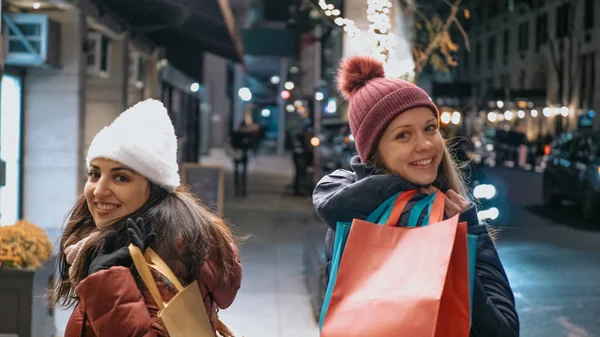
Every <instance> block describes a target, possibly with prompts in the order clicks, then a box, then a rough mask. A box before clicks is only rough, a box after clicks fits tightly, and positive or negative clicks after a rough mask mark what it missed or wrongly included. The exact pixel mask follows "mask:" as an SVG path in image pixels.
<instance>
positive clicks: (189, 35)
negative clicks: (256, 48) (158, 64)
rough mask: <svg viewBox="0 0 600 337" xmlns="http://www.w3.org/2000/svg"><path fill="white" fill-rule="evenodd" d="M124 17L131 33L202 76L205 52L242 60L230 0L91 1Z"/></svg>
mask: <svg viewBox="0 0 600 337" xmlns="http://www.w3.org/2000/svg"><path fill="white" fill-rule="evenodd" d="M94 2H95V3H96V4H97V5H98V6H100V7H102V8H105V9H107V10H108V11H110V12H112V13H114V14H116V15H118V16H119V17H120V18H121V19H123V20H124V21H125V22H126V23H127V25H128V27H129V29H130V31H131V32H132V36H133V37H134V38H135V36H136V35H143V36H144V37H147V38H149V39H150V40H151V41H152V42H153V43H155V44H156V45H158V46H161V47H163V48H165V51H166V57H167V59H168V60H169V62H170V63H171V64H173V66H175V67H176V68H177V69H179V70H181V71H183V72H184V73H186V74H187V75H188V76H190V77H192V78H194V79H196V80H201V79H202V55H203V53H204V52H210V53H212V54H215V55H218V56H221V57H223V58H226V59H229V60H232V61H235V62H240V63H244V57H243V56H244V51H243V46H242V41H241V39H240V36H239V34H238V33H237V29H236V25H235V21H234V18H233V14H232V12H231V7H230V4H229V0H94Z"/></svg>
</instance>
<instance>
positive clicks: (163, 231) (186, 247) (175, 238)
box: [47, 182, 237, 307]
mask: <svg viewBox="0 0 600 337" xmlns="http://www.w3.org/2000/svg"><path fill="white" fill-rule="evenodd" d="M68 217H69V220H68V222H67V224H66V226H65V230H64V232H63V235H62V238H61V242H60V253H59V256H58V262H57V264H58V275H57V278H56V279H55V281H54V282H53V285H52V287H51V288H50V289H49V291H48V294H47V295H48V296H47V300H48V302H49V305H52V306H54V305H57V304H58V305H61V306H63V307H71V306H73V305H75V304H77V303H78V302H79V298H78V296H77V293H76V291H75V287H76V286H77V284H78V283H79V282H80V281H81V280H83V279H84V278H85V277H86V276H87V270H88V269H89V266H90V262H91V260H92V259H93V258H94V257H95V256H96V255H97V254H98V252H99V250H100V248H101V247H102V244H103V240H104V237H105V236H106V233H107V232H108V231H110V230H116V231H117V232H118V234H119V235H118V238H119V239H118V244H119V246H120V247H122V246H125V245H127V244H128V242H127V240H128V239H127V233H126V228H127V227H126V220H127V218H133V219H136V218H138V217H141V218H143V219H144V221H146V223H147V224H150V225H151V227H152V230H153V231H154V232H155V233H156V235H157V240H156V243H155V244H154V245H153V246H152V248H153V249H154V250H155V251H156V252H157V253H158V254H159V255H160V256H161V257H162V258H163V259H164V260H165V262H166V263H167V264H168V265H169V266H170V267H171V269H174V268H173V266H176V265H183V267H184V268H182V269H183V270H184V271H183V273H181V272H177V271H176V269H174V272H176V273H177V276H178V277H179V278H180V280H181V281H182V282H185V283H189V282H191V281H193V280H194V279H195V278H196V276H197V271H198V268H200V267H201V266H202V264H203V263H204V261H206V260H207V259H208V258H210V259H211V261H212V262H214V263H215V265H216V266H217V267H218V270H220V272H221V275H216V276H217V277H220V276H223V275H227V274H230V273H231V272H232V270H233V268H234V266H235V264H236V263H237V261H236V253H235V251H234V249H235V248H234V244H235V242H236V238H235V236H234V235H233V233H232V232H231V230H230V227H229V226H228V224H227V223H226V222H225V221H224V220H223V219H221V218H220V217H219V216H217V215H215V214H213V213H212V212H211V211H209V210H208V209H206V207H204V206H203V205H202V203H201V202H200V200H198V198H196V197H195V196H194V195H193V194H191V193H190V192H189V191H188V189H187V188H186V187H185V186H180V187H178V188H177V189H176V190H175V191H174V192H172V193H169V192H168V191H166V190H164V189H163V188H161V187H160V186H158V185H156V184H154V183H152V182H150V198H149V199H148V201H147V202H146V203H145V204H144V205H143V206H142V207H141V208H139V209H138V210H137V211H135V212H133V213H132V214H129V215H127V216H126V217H124V218H123V219H120V220H118V221H117V222H116V223H115V224H114V225H112V226H110V228H108V229H107V230H105V231H101V232H100V236H99V237H98V238H97V239H96V240H95V242H90V243H87V244H86V245H85V246H84V251H83V254H84V255H83V256H84V258H83V259H80V260H79V263H78V264H77V265H74V266H73V268H75V277H74V280H71V279H70V278H69V267H70V266H69V264H68V263H67V261H66V255H65V252H64V248H65V247H66V246H68V245H69V244H73V243H76V242H78V241H80V240H82V239H83V238H85V237H87V236H88V235H89V234H90V233H92V232H93V231H96V230H97V229H96V226H95V224H94V220H93V218H92V216H91V213H90V211H89V208H88V206H87V202H86V200H85V197H84V196H83V195H82V196H80V197H79V198H78V200H77V202H76V204H75V207H73V209H72V210H71V212H70V213H69V215H68ZM182 243H183V245H182ZM138 285H140V282H138Z"/></svg>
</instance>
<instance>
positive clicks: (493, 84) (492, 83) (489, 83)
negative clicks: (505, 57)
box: [487, 77, 496, 92]
mask: <svg viewBox="0 0 600 337" xmlns="http://www.w3.org/2000/svg"><path fill="white" fill-rule="evenodd" d="M495 87H496V81H495V80H494V77H490V78H488V80H487V89H488V92H489V91H490V90H491V89H493V88H495Z"/></svg>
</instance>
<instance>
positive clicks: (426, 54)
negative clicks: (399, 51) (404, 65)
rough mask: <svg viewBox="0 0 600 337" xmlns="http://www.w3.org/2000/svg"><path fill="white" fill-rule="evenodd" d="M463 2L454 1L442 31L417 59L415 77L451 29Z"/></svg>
mask: <svg viewBox="0 0 600 337" xmlns="http://www.w3.org/2000/svg"><path fill="white" fill-rule="evenodd" d="M461 2H462V0H456V1H454V3H453V4H451V7H452V8H451V10H450V15H449V16H448V18H447V19H446V22H445V23H444V25H443V26H442V29H441V31H440V32H439V33H438V35H437V36H436V37H435V39H433V41H431V43H429V45H428V46H427V48H426V49H425V52H424V53H423V56H422V57H421V58H420V59H418V60H415V77H417V74H420V73H421V71H422V70H423V68H424V67H425V64H427V60H429V57H430V56H431V54H433V52H434V51H435V49H436V48H437V47H438V45H439V44H440V41H441V40H442V38H443V37H444V32H447V31H448V29H450V25H452V22H453V18H455V17H456V14H457V13H458V10H459V9H460V4H461Z"/></svg>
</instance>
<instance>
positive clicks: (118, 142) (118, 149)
mask: <svg viewBox="0 0 600 337" xmlns="http://www.w3.org/2000/svg"><path fill="white" fill-rule="evenodd" d="M96 158H104V159H110V160H114V161H116V162H119V163H121V164H123V165H125V166H127V167H129V168H131V169H132V170H135V171H136V172H138V173H139V174H141V175H143V176H144V177H146V178H148V180H150V181H152V182H153V183H155V184H157V185H159V186H161V187H163V188H164V189H166V190H167V191H169V192H173V191H174V190H175V189H176V188H177V186H179V184H180V179H179V166H178V164H177V137H176V136H175V128H174V127H173V123H172V122H171V118H170V117H169V115H168V113H167V109H166V108H165V107H164V106H163V104H162V103H161V102H160V101H157V100H153V99H148V100H145V101H143V102H139V103H137V104H136V105H134V106H133V107H131V108H129V109H127V110H126V111H125V112H123V113H122V114H121V115H119V117H117V118H116V119H115V120H114V121H113V122H112V124H111V125H110V126H107V127H105V128H103V129H102V130H101V131H100V132H98V134H97V135H96V136H95V137H94V140H92V144H91V145H90V148H89V149H88V153H87V157H86V165H87V167H89V166H90V164H91V163H92V161H93V160H94V159H96Z"/></svg>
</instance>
